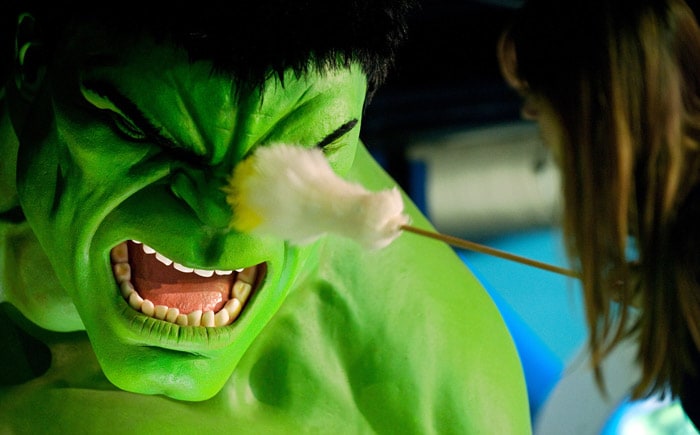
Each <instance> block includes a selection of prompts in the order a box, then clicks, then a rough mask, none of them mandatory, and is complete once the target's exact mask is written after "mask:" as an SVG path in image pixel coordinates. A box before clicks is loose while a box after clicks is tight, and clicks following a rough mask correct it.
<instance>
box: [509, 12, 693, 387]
mask: <svg viewBox="0 0 700 435" xmlns="http://www.w3.org/2000/svg"><path fill="white" fill-rule="evenodd" d="M498 53H499V60H500V62H501V69H502V72H503V74H504V77H505V78H506V79H507V81H508V82H509V83H511V84H512V85H513V86H516V87H518V88H524V89H526V90H527V92H533V93H535V94H537V95H539V96H541V97H543V98H544V99H545V100H546V101H547V102H548V103H549V104H551V106H552V108H553V109H554V112H556V113H557V115H558V117H559V119H558V121H559V123H560V124H561V127H562V128H561V136H562V137H560V138H559V142H560V144H559V146H561V151H560V153H561V161H560V165H561V172H562V191H563V192H562V193H563V198H564V213H563V222H562V225H563V232H564V235H565V241H566V248H567V252H568V254H569V257H570V260H571V262H572V265H573V266H574V267H576V268H577V269H578V271H579V272H580V278H581V284H582V288H583V293H584V302H585V307H586V320H587V324H588V327H589V347H590V350H591V357H592V364H593V366H594V368H595V373H596V376H597V380H598V382H599V385H600V386H601V387H603V380H602V377H601V370H600V365H601V363H602V361H603V359H604V358H605V356H606V355H607V354H608V353H609V352H610V350H611V349H612V348H613V347H614V346H615V345H616V344H618V343H619V342H620V341H622V340H624V339H627V338H630V337H631V338H633V339H636V340H637V342H638V343H639V351H638V362H639V364H640V366H641V369H642V375H641V379H639V381H638V383H637V384H636V386H635V388H634V390H633V392H632V395H633V397H635V398H639V397H642V396H645V395H649V394H652V393H656V392H662V393H663V391H664V390H665V389H666V387H670V389H671V392H672V393H673V395H676V394H681V393H682V386H683V379H684V376H696V375H697V374H698V372H697V371H698V370H697V368H696V367H695V366H694V363H693V361H700V358H699V357H698V348H700V252H698V251H700V185H699V184H698V178H699V177H698V175H699V174H698V170H699V169H700V168H699V166H700V158H699V154H698V149H699V141H700V29H699V28H698V24H697V22H696V20H695V17H694V15H693V12H692V11H691V9H690V8H689V7H688V6H687V5H686V4H685V3H684V2H683V1H682V0H572V1H566V2H562V1H560V0H532V1H526V2H525V4H524V5H523V7H522V8H521V9H520V10H519V11H518V12H517V14H516V15H515V17H514V20H513V23H512V25H511V26H509V27H508V29H507V30H506V31H505V32H504V34H503V37H502V39H501V40H500V42H499V48H498Z"/></svg>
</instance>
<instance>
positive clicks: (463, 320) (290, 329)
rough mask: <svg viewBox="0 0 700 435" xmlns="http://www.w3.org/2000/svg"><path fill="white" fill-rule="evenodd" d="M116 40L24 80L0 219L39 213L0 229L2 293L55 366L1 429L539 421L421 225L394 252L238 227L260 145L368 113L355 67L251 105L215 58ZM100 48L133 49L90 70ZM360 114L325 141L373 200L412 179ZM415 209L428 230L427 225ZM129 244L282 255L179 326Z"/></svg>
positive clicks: (253, 96)
mask: <svg viewBox="0 0 700 435" xmlns="http://www.w3.org/2000/svg"><path fill="white" fill-rule="evenodd" d="M113 42H114V41H112V43H104V45H99V42H95V41H90V42H86V41H83V43H84V44H92V47H90V48H91V50H75V51H71V50H65V51H62V52H61V53H59V56H58V57H57V59H56V60H55V62H53V63H52V64H51V65H49V66H48V68H47V69H46V70H45V72H44V79H43V81H42V85H41V86H40V87H39V88H37V89H35V88H30V87H29V86H27V87H28V88H30V91H28V92H27V91H25V92H22V93H20V92H17V90H13V89H12V87H8V96H7V98H6V100H7V102H8V103H9V104H8V105H7V107H6V109H5V110H4V114H3V119H2V121H0V139H1V140H2V143H1V144H0V147H1V148H2V149H1V150H0V151H2V155H3V159H4V162H3V168H2V174H0V193H2V199H0V207H1V208H0V211H3V210H9V209H11V208H12V207H13V206H16V205H17V204H18V203H19V204H21V207H22V210H23V211H24V214H25V216H26V219H27V222H22V223H13V222H9V221H7V222H3V221H0V237H2V242H0V243H1V244H0V247H2V253H1V256H0V260H2V268H3V269H2V272H1V273H2V275H1V278H2V282H1V286H0V300H1V301H3V302H6V303H8V304H10V305H11V306H13V307H14V308H16V310H11V312H19V313H21V316H15V317H18V318H19V319H17V321H18V322H20V323H22V324H24V326H25V327H26V328H27V329H28V330H29V331H30V332H31V333H32V334H33V335H35V336H36V337H38V338H39V339H40V340H41V341H43V342H44V343H46V344H47V345H48V347H49V349H50V351H51V353H52V361H51V366H50V368H49V370H48V371H47V372H46V373H44V374H42V375H40V376H38V377H35V378H33V379H31V380H29V381H27V382H23V383H21V384H19V385H6V386H0V432H3V430H5V429H8V428H12V427H21V428H27V427H32V425H37V426H39V427H41V428H42V430H43V431H44V433H47V432H46V431H47V429H46V428H47V422H51V424H50V427H56V428H61V427H70V428H72V429H74V430H78V432H75V433H80V430H79V428H80V427H86V428H90V427H92V428H94V427H104V428H105V429H106V430H107V431H109V430H113V431H114V432H115V433H125V432H129V433H133V431H140V433H143V432H147V433H150V431H151V430H153V431H155V430H159V431H160V432H163V429H164V428H179V429H182V428H187V427H191V428H193V429H195V428H196V429H197V432H198V433H199V432H201V431H202V430H207V429H211V430H214V429H221V428H225V427H231V428H234V429H235V431H236V432H246V431H248V430H250V431H251V432H255V433H261V432H265V431H266V432H267V433H271V432H272V433H275V432H277V431H278V430H279V431H280V432H282V431H284V433H289V431H290V430H293V429H294V428H299V429H303V432H315V429H318V430H320V429H321V428H322V429H323V431H324V432H332V431H333V430H336V431H340V432H342V433H348V432H350V433H358V432H359V433H366V432H385V431H386V432H394V433H395V432H396V431H399V432H402V433H432V432H454V433H489V434H491V433H499V434H527V433H530V421H529V413H528V403H527V395H526V388H525V383H524V378H523V373H522V369H521V366H520V362H519V359H518V356H517V353H516V350H515V347H514V344H513V342H512V339H511V337H510V335H509V333H508V331H507V329H506V327H505V325H504V323H503V321H502V319H501V317H500V315H499V313H498V311H497V309H496V307H495V306H494V304H493V303H492V301H491V300H490V299H489V297H488V295H487V293H486V292H485V291H484V289H483V288H482V287H481V286H480V284H479V283H478V281H477V280H476V279H475V278H474V277H473V276H472V275H471V273H470V272H469V271H468V270H467V269H466V268H465V267H464V265H463V264H462V262H461V261H460V260H459V258H458V257H457V256H456V255H455V254H454V252H453V251H452V250H451V248H449V247H448V246H446V245H444V244H442V243H439V242H435V241H432V240H429V239H425V238H421V237H418V236H415V235H411V234H404V235H402V236H401V237H399V239H397V240H396V241H395V242H393V243H392V244H391V245H390V246H389V247H387V248H385V249H382V250H380V251H376V252H366V251H363V250H362V248H360V247H359V246H357V245H356V244H355V243H354V242H353V241H350V240H345V239H340V238H336V237H334V236H327V237H324V238H322V239H321V240H319V241H318V242H316V243H314V244H312V245H309V246H306V247H303V248H299V247H293V246H289V245H288V244H286V243H285V242H283V241H279V240H271V239H262V238H257V237H253V236H251V235H248V234H241V233H237V232H234V231H233V230H231V229H229V227H228V222H229V220H230V218H231V210H230V208H229V207H228V205H227V204H226V201H225V197H224V192H223V191H222V190H221V187H222V186H223V185H225V183H226V180H227V176H228V175H229V174H231V171H232V169H233V167H234V166H235V164H236V163H237V162H239V161H240V160H241V159H242V158H244V157H245V156H246V155H247V154H248V153H249V152H250V151H251V150H252V149H254V148H255V147H257V146H265V145H266V144H272V143H279V142H283V143H292V144H300V145H304V146H309V147H311V146H315V145H316V144H318V143H319V142H320V141H321V140H322V139H323V138H325V137H326V136H328V135H329V134H330V133H331V132H333V131H335V130H336V129H337V128H338V127H340V126H341V125H343V124H345V123H347V122H348V121H350V120H353V119H357V120H360V119H361V115H362V106H363V102H364V98H365V91H366V80H365V76H364V74H363V73H362V72H361V71H360V70H359V68H350V69H338V70H333V71H324V72H319V71H310V72H309V73H308V74H306V75H304V76H302V77H298V78H297V77H294V76H293V75H289V76H288V77H287V78H286V80H285V82H284V86H282V85H281V84H280V83H279V82H278V81H277V80H276V79H270V81H269V82H268V83H267V84H266V86H265V87H264V91H263V92H262V94H261V93H260V92H258V91H249V92H248V91H246V92H241V94H240V95H239V98H233V97H232V92H231V91H232V84H231V81H230V80H228V79H227V78H225V77H224V76H220V75H213V76H212V74H211V70H210V66H209V64H208V63H206V62H198V63H194V64H190V63H188V61H187V58H186V55H185V53H184V52H181V51H178V50H174V49H171V48H169V47H165V46H158V45H155V43H153V42H149V41H148V40H146V41H142V43H140V44H139V45H136V44H133V45H130V46H129V47H123V46H119V44H114V43H113ZM85 52H91V53H95V52H97V53H102V54H108V55H110V56H114V58H113V59H114V60H115V61H114V62H110V63H105V64H101V65H98V66H95V67H91V68H90V69H86V68H80V67H79V66H80V65H85V63H86V62H84V61H85V58H84V57H82V56H84V55H83V54H82V53H85ZM108 57H109V56H108ZM116 59H118V60H119V61H118V62H117V61H116ZM95 81H99V82H103V83H109V84H111V85H112V86H113V87H114V88H115V89H118V90H119V91H120V93H121V94H123V95H124V96H126V97H127V98H128V99H130V100H131V101H132V102H133V103H134V104H135V106H137V107H138V108H139V109H140V110H141V111H142V112H143V113H144V114H145V115H146V117H147V118H148V119H149V120H151V122H152V123H153V124H154V125H156V126H157V127H159V129H160V131H161V132H162V133H163V135H164V136H166V137H167V138H168V139H170V140H171V142H172V143H173V144H175V146H176V147H177V149H176V150H173V149H169V146H163V145H161V144H158V143H155V142H154V141H150V140H148V139H144V138H143V137H140V136H141V135H142V133H143V131H140V130H139V129H138V128H135V126H134V120H132V119H128V118H127V117H124V114H125V113H124V112H125V111H123V110H121V109H122V108H121V107H119V104H117V102H115V101H111V100H109V99H107V98H104V97H100V96H99V95H98V94H97V93H95V92H90V91H86V90H85V89H86V87H85V84H86V83H91V82H95ZM20 88H22V86H21V85H20ZM10 118H11V119H12V120H13V121H14V131H17V132H18V136H19V137H18V138H15V137H14V136H13V134H12V128H11V126H10ZM359 126H360V124H359V123H358V124H357V125H356V126H355V128H354V129H352V130H351V131H349V132H347V133H346V134H344V135H342V136H341V137H339V138H338V139H337V140H336V141H334V142H333V143H331V144H329V145H328V146H327V147H326V148H325V151H326V154H327V156H328V158H329V160H330V162H331V164H332V166H333V168H334V169H335V170H336V171H337V172H338V173H339V174H341V175H343V176H344V177H346V178H347V179H350V180H353V181H357V182H360V183H362V184H363V185H364V186H365V187H367V188H368V189H371V190H376V189H383V188H387V187H391V186H394V185H395V183H394V182H393V180H392V179H391V178H390V177H389V176H388V175H387V174H386V173H385V172H384V171H383V170H382V169H381V168H380V167H379V165H377V163H376V162H375V161H374V160H373V159H372V158H371V156H370V155H369V153H368V152H367V150H366V149H365V148H364V146H363V145H362V143H361V142H360V140H359ZM8 156H9V158H8ZM15 175H16V182H15ZM405 201H406V204H407V211H408V213H409V214H410V215H411V217H412V221H413V223H414V224H415V225H419V226H423V227H428V228H429V227H430V225H429V223H428V222H427V221H426V219H425V218H424V217H423V216H421V214H420V213H419V212H418V210H417V209H416V208H415V206H414V205H413V204H412V203H411V202H410V200H409V199H408V198H405ZM127 239H136V240H140V241H143V242H145V243H147V244H149V245H150V246H152V247H154V248H155V249H156V250H158V251H159V252H161V253H163V254H165V255H166V256H168V257H169V258H171V259H173V260H175V261H177V262H179V263H182V264H185V265H189V266H191V267H198V268H206V269H212V268H215V269H235V268H239V267H246V266H251V265H255V264H258V263H261V262H265V263H266V264H267V275H266V278H265V281H264V283H263V285H262V286H261V287H260V288H259V289H258V290H257V291H256V292H255V294H254V296H253V298H252V299H251V300H250V301H249V303H248V305H247V307H246V308H245V310H244V311H243V313H242V314H241V316H240V317H239V318H238V319H237V320H236V321H235V323H233V324H232V325H229V326H226V327H221V328H205V327H179V326H175V325H173V324H170V323H167V322H164V321H160V320H156V319H153V318H149V317H146V316H144V315H142V314H141V313H138V312H136V311H135V310H133V309H132V308H131V307H129V305H128V304H127V302H126V301H125V300H124V299H123V298H122V296H121V295H120V293H119V290H118V287H117V285H116V284H115V280H114V277H113V275H112V272H111V268H110V260H109V252H110V249H111V248H112V247H114V246H115V245H117V244H118V243H120V242H122V241H124V240H127ZM17 271H19V273H18V272H17ZM8 272H11V273H8ZM5 330H6V329H0V333H3V334H4V336H3V337H2V338H0V344H3V346H4V347H3V348H4V349H10V352H11V353H12V354H13V355H14V354H18V355H19V354H24V353H27V355H26V357H24V356H23V357H22V358H20V357H18V358H15V359H12V361H11V362H10V363H7V362H6V364H8V365H12V366H13V367H10V369H12V370H14V371H16V372H22V371H23V370H25V371H26V370H27V369H26V368H25V367H19V366H23V365H27V362H26V361H29V360H31V357H32V356H31V354H30V353H29V352H27V351H25V350H23V349H22V348H21V347H20V346H19V345H18V344H17V343H16V342H15V341H13V339H12V337H10V336H9V335H8V334H5V333H4V331H5ZM130 392H132V393H138V394H131V393H130ZM49 432H50V429H49ZM3 433H4V432H3Z"/></svg>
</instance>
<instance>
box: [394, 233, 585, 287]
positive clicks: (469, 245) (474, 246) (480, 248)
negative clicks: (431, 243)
mask: <svg viewBox="0 0 700 435" xmlns="http://www.w3.org/2000/svg"><path fill="white" fill-rule="evenodd" d="M401 229H402V230H404V231H408V232H411V233H414V234H418V235H421V236H425V237H429V238H431V239H436V240H440V241H443V242H445V243H448V244H450V245H452V246H455V247H458V248H463V249H468V250H470V251H476V252H481V253H482V254H488V255H493V256H495V257H500V258H504V259H506V260H511V261H515V262H517V263H522V264H526V265H528V266H533V267H537V268H539V269H544V270H548V271H550V272H554V273H558V274H561V275H566V276H570V277H572V278H578V277H579V276H578V274H577V273H576V272H574V271H572V270H569V269H564V268H561V267H558V266H553V265H551V264H547V263H541V262H539V261H535V260H531V259H529V258H526V257H520V256H517V255H513V254H510V253H508V252H504V251H499V250H498V249H493V248H489V247H488V246H484V245H480V244H478V243H474V242H470V241H468V240H464V239H459V238H457V237H453V236H448V235H445V234H441V233H436V232H433V231H427V230H423V229H421V228H417V227H413V226H411V225H402V226H401Z"/></svg>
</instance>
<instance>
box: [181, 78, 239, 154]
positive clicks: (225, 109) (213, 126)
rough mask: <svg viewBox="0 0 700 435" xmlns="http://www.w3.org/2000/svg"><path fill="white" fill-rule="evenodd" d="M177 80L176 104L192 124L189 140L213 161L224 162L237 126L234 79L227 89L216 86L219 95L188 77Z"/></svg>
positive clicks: (215, 90) (190, 124) (215, 89)
mask: <svg viewBox="0 0 700 435" xmlns="http://www.w3.org/2000/svg"><path fill="white" fill-rule="evenodd" d="M173 83H174V87H175V90H176V101H175V103H176V104H177V105H178V108H179V110H180V113H182V114H183V115H184V118H185V119H186V120H187V121H188V124H189V126H190V127H191V128H189V129H188V130H187V131H188V133H191V134H192V136H191V137H188V138H187V142H190V145H191V146H192V147H193V148H194V149H196V150H197V151H198V152H201V153H202V154H204V156H205V157H206V159H207V160H208V161H209V162H210V163H211V164H218V163H220V162H221V161H222V160H223V159H224V157H225V156H226V155H227V154H228V153H229V147H230V146H231V144H232V143H233V142H232V139H233V136H234V134H235V129H236V118H237V117H236V112H237V110H236V107H235V103H234V101H233V81H230V83H229V85H228V89H227V90H225V91H224V90H223V89H220V88H218V87H214V92H215V95H207V94H206V93H205V94H201V93H199V92H197V90H198V89H201V88H200V87H198V86H195V87H194V88H192V87H190V86H188V85H187V83H185V82H184V80H182V79H178V76H175V77H174V79H173ZM204 89H206V86H204ZM219 90H221V92H219ZM219 97H222V98H219ZM210 103H213V106H212V105H211V104H210ZM191 142H194V143H191Z"/></svg>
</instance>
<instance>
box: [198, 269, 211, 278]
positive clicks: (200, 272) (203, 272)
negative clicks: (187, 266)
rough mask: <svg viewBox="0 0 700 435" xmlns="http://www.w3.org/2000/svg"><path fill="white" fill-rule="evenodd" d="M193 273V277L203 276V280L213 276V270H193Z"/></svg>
mask: <svg viewBox="0 0 700 435" xmlns="http://www.w3.org/2000/svg"><path fill="white" fill-rule="evenodd" d="M194 273H195V275H199V276H203V277H204V278H209V277H211V276H212V275H214V271H213V270H204V269H195V270H194Z"/></svg>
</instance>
